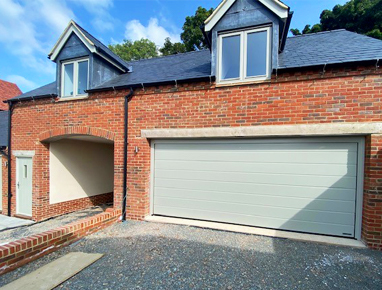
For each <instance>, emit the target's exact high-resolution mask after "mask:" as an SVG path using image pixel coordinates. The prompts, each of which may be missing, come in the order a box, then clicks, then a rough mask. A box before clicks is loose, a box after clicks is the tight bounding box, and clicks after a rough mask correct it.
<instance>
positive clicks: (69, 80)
mask: <svg viewBox="0 0 382 290" xmlns="http://www.w3.org/2000/svg"><path fill="white" fill-rule="evenodd" d="M64 96H73V64H72V63H69V64H65V65H64Z"/></svg>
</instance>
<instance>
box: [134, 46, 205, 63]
mask: <svg viewBox="0 0 382 290" xmlns="http://www.w3.org/2000/svg"><path fill="white" fill-rule="evenodd" d="M206 50H208V49H201V50H194V51H187V52H182V53H175V54H170V55H164V56H155V57H151V58H142V59H138V60H131V61H129V62H128V63H129V64H131V63H135V62H140V61H146V60H153V59H164V58H170V57H177V56H179V55H185V54H192V53H199V52H203V51H206Z"/></svg>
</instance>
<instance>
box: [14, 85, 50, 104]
mask: <svg viewBox="0 0 382 290" xmlns="http://www.w3.org/2000/svg"><path fill="white" fill-rule="evenodd" d="M50 95H52V96H57V86H56V82H52V83H50V84H47V85H45V86H42V87H39V88H37V89H34V90H32V91H29V92H27V93H24V94H21V95H20V96H17V97H14V98H12V99H10V100H18V99H27V98H31V97H42V96H50Z"/></svg>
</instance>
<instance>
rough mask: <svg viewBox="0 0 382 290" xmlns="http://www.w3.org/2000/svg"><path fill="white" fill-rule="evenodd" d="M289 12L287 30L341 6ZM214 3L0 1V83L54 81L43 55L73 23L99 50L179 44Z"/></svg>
mask: <svg viewBox="0 0 382 290" xmlns="http://www.w3.org/2000/svg"><path fill="white" fill-rule="evenodd" d="M283 2H284V3H285V4H287V5H288V6H290V7H291V10H292V11H294V12H295V13H294V16H293V19H292V24H291V28H299V29H300V30H302V29H303V28H304V26H305V24H315V23H318V22H319V16H320V13H321V12H322V10H324V9H332V8H333V7H334V6H335V5H336V4H344V3H345V2H347V1H346V0H319V1H317V0H284V1H283ZM219 3H220V0H137V1H136V0H0V56H1V57H0V79H2V80H6V81H10V82H14V83H16V84H17V85H18V86H19V87H20V89H21V90H22V91H23V92H27V91H30V90H32V89H34V88H37V87H40V86H42V85H45V84H48V83H50V82H52V81H54V80H55V63H53V62H52V61H50V60H49V59H48V54H49V52H50V50H51V49H52V48H53V46H54V44H55V42H56V41H57V40H58V38H59V37H60V35H61V33H62V32H63V31H64V29H65V27H66V26H67V25H68V23H69V21H70V19H73V20H75V21H76V22H78V23H79V24H80V25H81V26H82V27H84V28H85V29H86V30H87V31H89V32H90V33H91V34H92V35H93V36H95V37H96V38H98V39H99V40H100V41H102V42H103V43H104V44H105V45H108V44H116V43H120V42H122V41H123V40H124V39H131V40H137V39H141V38H148V39H150V40H152V41H154V42H155V43H156V44H157V46H159V47H160V46H161V45H163V42H164V39H165V38H166V37H170V38H171V40H172V41H180V33H181V32H182V25H183V23H184V20H185V17H186V16H189V15H193V14H194V13H195V11H196V9H197V7H198V6H202V7H205V8H211V7H213V8H216V7H217V6H218V5H219Z"/></svg>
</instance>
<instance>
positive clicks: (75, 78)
mask: <svg viewBox="0 0 382 290" xmlns="http://www.w3.org/2000/svg"><path fill="white" fill-rule="evenodd" d="M84 61H87V62H88V83H87V84H86V88H87V89H88V88H89V65H90V61H89V58H79V59H75V60H69V61H64V62H62V63H61V98H65V99H68V98H79V97H87V96H88V94H86V93H85V94H77V86H78V64H79V63H80V62H84ZM68 64H73V95H72V96H65V95H64V91H65V84H64V82H65V65H68Z"/></svg>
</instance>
